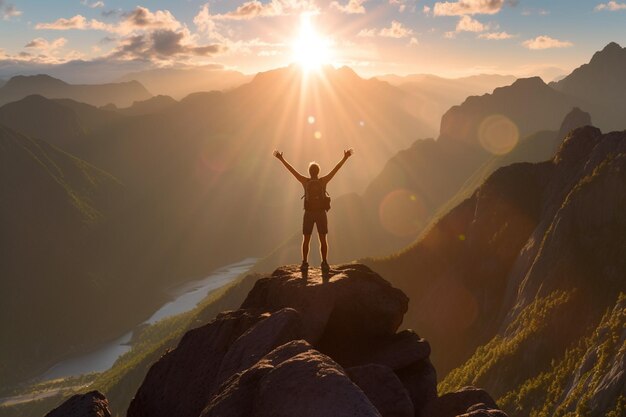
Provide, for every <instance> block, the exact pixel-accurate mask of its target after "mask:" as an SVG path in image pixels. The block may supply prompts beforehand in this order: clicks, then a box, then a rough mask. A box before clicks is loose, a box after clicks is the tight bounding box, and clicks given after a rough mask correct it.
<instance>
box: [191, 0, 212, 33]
mask: <svg viewBox="0 0 626 417" xmlns="http://www.w3.org/2000/svg"><path fill="white" fill-rule="evenodd" d="M193 23H194V24H195V25H196V27H197V28H198V30H200V31H201V32H212V31H213V30H214V29H215V22H214V21H213V19H211V13H210V12H209V3H207V4H205V5H204V6H202V7H201V8H200V11H199V12H198V14H197V15H196V16H195V17H194V18H193Z"/></svg>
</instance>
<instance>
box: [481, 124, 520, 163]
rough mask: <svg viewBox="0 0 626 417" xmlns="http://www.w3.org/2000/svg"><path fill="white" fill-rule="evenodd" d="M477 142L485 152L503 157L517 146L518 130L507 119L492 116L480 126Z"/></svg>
mask: <svg viewBox="0 0 626 417" xmlns="http://www.w3.org/2000/svg"><path fill="white" fill-rule="evenodd" d="M478 140H479V141H480V144H481V145H482V147H483V148H484V149H485V150H486V151H488V152H490V153H492V154H494V155H505V154H507V153H509V152H511V151H512V150H513V148H515V146H517V143H518V142H519V129H518V128H517V125H516V124H515V123H514V122H513V121H512V120H511V119H509V118H508V117H506V116H502V115H500V114H494V115H492V116H489V117H487V118H485V120H483V121H482V123H481V124H480V127H479V128H478Z"/></svg>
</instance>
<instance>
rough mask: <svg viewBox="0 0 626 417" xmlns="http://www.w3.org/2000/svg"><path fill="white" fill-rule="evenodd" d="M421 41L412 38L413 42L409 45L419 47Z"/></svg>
mask: <svg viewBox="0 0 626 417" xmlns="http://www.w3.org/2000/svg"><path fill="white" fill-rule="evenodd" d="M419 44H420V41H419V40H417V38H416V37H412V38H411V40H410V41H409V45H419Z"/></svg>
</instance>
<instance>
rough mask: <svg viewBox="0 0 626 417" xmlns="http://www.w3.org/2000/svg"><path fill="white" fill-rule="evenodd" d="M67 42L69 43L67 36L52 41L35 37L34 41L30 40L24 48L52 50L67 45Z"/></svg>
mask: <svg viewBox="0 0 626 417" xmlns="http://www.w3.org/2000/svg"><path fill="white" fill-rule="evenodd" d="M66 43H67V39H65V38H57V39H55V40H53V41H52V42H49V41H48V40H46V39H44V38H35V39H33V40H32V41H30V42H28V43H27V44H26V45H24V48H32V49H42V50H47V51H50V50H54V49H58V48H61V47H63V46H65V44H66Z"/></svg>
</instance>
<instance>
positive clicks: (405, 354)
mask: <svg viewBox="0 0 626 417" xmlns="http://www.w3.org/2000/svg"><path fill="white" fill-rule="evenodd" d="M324 342H326V343H324ZM330 342H332V341H330V340H329V341H323V342H322V343H320V348H321V350H322V351H323V352H324V353H326V354H328V355H330V356H331V357H332V358H333V359H334V360H336V361H337V362H339V363H340V364H341V365H342V366H344V367H351V366H357V365H365V364H368V363H377V364H380V365H385V366H387V367H389V368H391V369H394V370H395V369H401V368H405V367H407V366H409V365H411V364H413V363H415V362H419V361H421V360H424V359H428V357H429V356H430V344H429V343H428V342H427V341H426V340H424V339H423V338H421V337H420V336H419V335H418V334H417V333H415V332H414V331H413V330H403V331H401V332H399V333H396V334H394V335H391V336H387V337H380V338H376V339H369V340H367V341H366V342H364V343H354V341H352V342H351V343H350V341H345V342H346V343H345V345H344V346H338V345H337V343H336V342H335V343H330Z"/></svg>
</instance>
